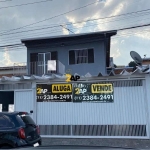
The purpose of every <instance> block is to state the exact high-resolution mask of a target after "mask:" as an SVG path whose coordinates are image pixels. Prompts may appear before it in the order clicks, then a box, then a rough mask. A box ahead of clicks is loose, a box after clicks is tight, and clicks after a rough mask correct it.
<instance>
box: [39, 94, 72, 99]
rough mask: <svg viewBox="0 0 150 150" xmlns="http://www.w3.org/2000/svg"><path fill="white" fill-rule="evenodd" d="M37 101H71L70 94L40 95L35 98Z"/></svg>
mask: <svg viewBox="0 0 150 150" xmlns="http://www.w3.org/2000/svg"><path fill="white" fill-rule="evenodd" d="M37 99H44V100H50V99H51V100H53V99H62V100H63V99H72V95H71V94H66V95H65V94H64V95H42V96H41V95H40V96H37Z"/></svg>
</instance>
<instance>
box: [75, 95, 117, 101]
mask: <svg viewBox="0 0 150 150" xmlns="http://www.w3.org/2000/svg"><path fill="white" fill-rule="evenodd" d="M74 99H75V100H82V101H104V100H113V99H114V96H113V95H99V96H97V95H83V96H79V97H76V96H75V97H74Z"/></svg>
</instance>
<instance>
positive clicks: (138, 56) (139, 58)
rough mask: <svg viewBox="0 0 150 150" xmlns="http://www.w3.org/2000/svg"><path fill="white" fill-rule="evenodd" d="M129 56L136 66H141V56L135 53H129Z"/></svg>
mask: <svg viewBox="0 0 150 150" xmlns="http://www.w3.org/2000/svg"><path fill="white" fill-rule="evenodd" d="M130 56H131V57H132V59H133V60H134V61H135V63H136V64H138V65H141V64H142V61H143V60H142V58H141V56H140V55H139V54H138V53H137V52H135V51H131V52H130Z"/></svg>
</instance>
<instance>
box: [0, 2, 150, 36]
mask: <svg viewBox="0 0 150 150" xmlns="http://www.w3.org/2000/svg"><path fill="white" fill-rule="evenodd" d="M92 4H93V3H92ZM88 5H89V4H88ZM148 10H150V9H146V10H141V11H136V12H131V13H126V14H120V15H115V16H110V17H105V18H104V17H103V18H96V19H90V20H86V21H79V22H76V23H67V24H65V25H71V24H77V23H83V22H87V21H94V20H99V19H110V18H114V17H120V16H125V15H129V14H130V15H134V14H136V13H139V12H143V11H148ZM146 13H147V12H146ZM53 18H54V17H53ZM49 19H50V18H49ZM108 22H109V21H108ZM111 22H113V20H112V21H111ZM30 25H31V24H29V25H27V26H30ZM27 26H26V27H27ZM58 26H60V25H55V26H49V27H47V28H39V29H32V30H26V31H19V32H14V33H8V34H5V33H7V32H10V31H14V30H17V29H19V28H16V29H12V30H9V31H6V32H2V33H1V34H0V35H9V34H16V33H22V32H29V31H34V30H42V29H48V28H54V27H58ZM23 27H25V26H23ZM21 28H22V27H20V29H21Z"/></svg>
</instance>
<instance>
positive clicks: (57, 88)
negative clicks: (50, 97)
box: [52, 84, 72, 93]
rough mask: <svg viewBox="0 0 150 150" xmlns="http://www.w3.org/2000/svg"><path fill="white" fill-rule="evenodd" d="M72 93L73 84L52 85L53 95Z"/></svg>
mask: <svg viewBox="0 0 150 150" xmlns="http://www.w3.org/2000/svg"><path fill="white" fill-rule="evenodd" d="M69 92H70V93H71V92H72V85H71V84H52V93H69Z"/></svg>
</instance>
